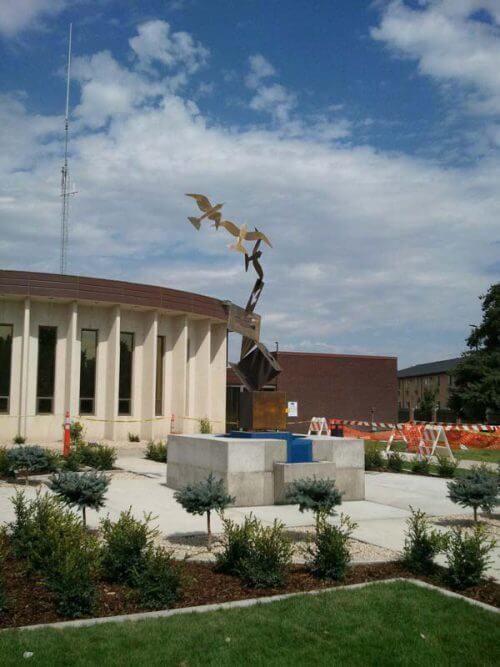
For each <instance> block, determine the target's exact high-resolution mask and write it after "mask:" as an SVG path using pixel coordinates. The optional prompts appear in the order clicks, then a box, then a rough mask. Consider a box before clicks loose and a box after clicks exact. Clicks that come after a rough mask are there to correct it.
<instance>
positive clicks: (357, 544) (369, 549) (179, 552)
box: [158, 526, 399, 563]
mask: <svg viewBox="0 0 500 667" xmlns="http://www.w3.org/2000/svg"><path fill="white" fill-rule="evenodd" d="M286 532H287V534H288V536H289V537H290V539H291V540H292V542H293V557H292V561H293V563H304V562H305V558H304V552H305V550H306V548H307V544H308V539H312V536H313V533H314V528H313V527H311V526H303V527H298V528H297V527H295V528H293V530H287V531H286ZM158 542H159V544H161V545H162V546H164V547H166V548H167V549H168V550H169V551H171V552H172V556H173V557H174V558H175V559H177V560H194V561H206V562H213V561H215V555H216V554H217V553H220V552H221V551H222V536H221V535H219V534H217V535H213V536H212V550H211V551H208V549H207V536H206V535H205V534H202V533H198V534H194V535H171V536H168V537H160V538H159V540H158ZM349 551H350V554H351V558H352V560H353V561H356V562H359V563H372V562H386V561H393V560H397V559H398V557H399V554H398V552H396V551H393V550H392V549H384V548H383V547H378V546H375V545H374V544H368V543H367V542H362V541H361V540H356V539H350V540H349Z"/></svg>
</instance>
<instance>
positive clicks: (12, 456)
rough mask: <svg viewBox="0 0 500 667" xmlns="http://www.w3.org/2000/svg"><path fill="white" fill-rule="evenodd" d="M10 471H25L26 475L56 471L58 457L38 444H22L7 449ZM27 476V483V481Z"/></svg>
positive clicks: (11, 472) (11, 473) (12, 472)
mask: <svg viewBox="0 0 500 667" xmlns="http://www.w3.org/2000/svg"><path fill="white" fill-rule="evenodd" d="M7 462H8V473H9V474H10V475H13V474H14V473H15V472H16V471H17V472H21V471H22V472H24V473H25V474H26V475H28V474H30V473H31V474H33V473H44V472H54V470H56V468H57V464H58V458H57V456H55V455H54V453H53V452H50V451H49V450H47V449H44V448H43V447H39V446H38V445H20V446H19V447H12V448H11V449H8V450H7ZM27 481H28V480H27V478H26V483H27Z"/></svg>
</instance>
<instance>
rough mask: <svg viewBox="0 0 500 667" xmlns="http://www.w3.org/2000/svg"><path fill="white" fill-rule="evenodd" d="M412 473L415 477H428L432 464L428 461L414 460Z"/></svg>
mask: <svg viewBox="0 0 500 667" xmlns="http://www.w3.org/2000/svg"><path fill="white" fill-rule="evenodd" d="M411 471H412V473H413V474H414V475H428V474H429V473H430V471H431V464H430V463H429V460H428V459H419V458H416V459H413V461H412V462H411Z"/></svg>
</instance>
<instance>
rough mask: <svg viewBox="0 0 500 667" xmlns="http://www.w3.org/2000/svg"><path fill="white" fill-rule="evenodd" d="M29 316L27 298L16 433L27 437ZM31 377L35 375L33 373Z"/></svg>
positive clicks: (28, 301)
mask: <svg viewBox="0 0 500 667" xmlns="http://www.w3.org/2000/svg"><path fill="white" fill-rule="evenodd" d="M30 315H31V301H30V299H29V298H26V299H25V300H24V314H23V342H22V347H21V378H20V385H21V386H20V391H19V419H18V427H17V430H18V433H19V435H22V436H24V437H27V435H28V434H27V415H28V381H29V373H28V366H29V349H30ZM33 375H36V374H35V373H33ZM35 381H36V379H35Z"/></svg>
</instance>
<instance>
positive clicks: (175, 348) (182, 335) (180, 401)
mask: <svg viewBox="0 0 500 667" xmlns="http://www.w3.org/2000/svg"><path fill="white" fill-rule="evenodd" d="M187 341H188V320H187V317H186V316H185V315H180V316H179V317H173V318H172V373H171V375H170V380H171V390H170V397H171V399H170V402H171V414H172V415H174V417H175V432H176V433H182V432H183V430H184V423H185V420H184V416H185V415H186V381H187V372H186V371H187V352H188V350H187Z"/></svg>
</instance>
